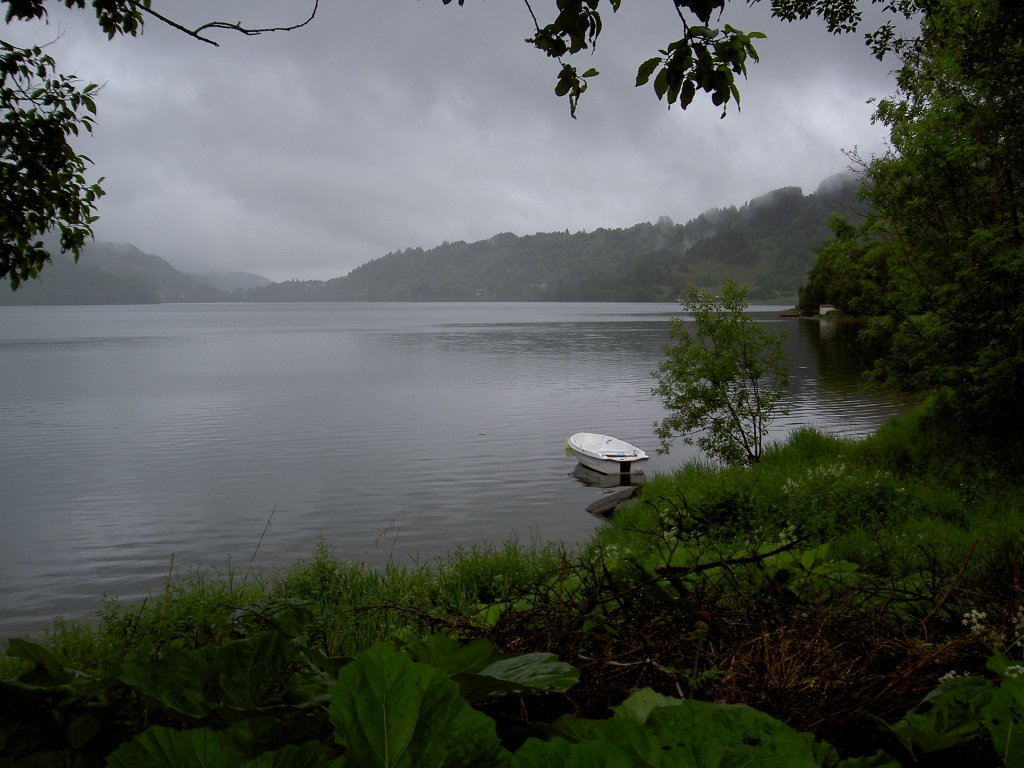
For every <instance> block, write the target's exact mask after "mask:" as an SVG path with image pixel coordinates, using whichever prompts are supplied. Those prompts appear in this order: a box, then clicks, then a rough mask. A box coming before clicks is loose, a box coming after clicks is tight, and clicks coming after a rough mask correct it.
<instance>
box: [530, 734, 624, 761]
mask: <svg viewBox="0 0 1024 768" xmlns="http://www.w3.org/2000/svg"><path fill="white" fill-rule="evenodd" d="M635 766H636V763H634V762H633V761H632V760H631V759H630V758H629V757H628V756H627V755H626V754H625V753H624V752H623V751H622V750H621V749H619V748H618V747H617V746H616V745H615V744H612V743H609V742H606V741H601V742H597V741H588V742H584V743H582V744H571V743H569V742H568V741H566V740H565V739H557V738H556V739H552V740H551V741H539V740H538V739H528V740H527V741H526V743H525V744H523V746H522V747H520V748H519V750H518V751H517V752H516V753H515V755H513V756H512V765H511V768H635Z"/></svg>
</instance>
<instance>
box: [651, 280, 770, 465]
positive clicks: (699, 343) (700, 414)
mask: <svg viewBox="0 0 1024 768" xmlns="http://www.w3.org/2000/svg"><path fill="white" fill-rule="evenodd" d="M682 306H683V309H684V310H685V311H686V312H687V314H688V315H690V316H691V317H692V318H693V322H694V324H695V326H696V327H695V329H694V332H693V333H692V334H691V333H690V331H689V330H688V329H687V327H686V324H685V323H684V321H683V320H681V319H679V318H675V319H673V321H672V327H671V330H670V334H671V336H672V339H673V341H674V343H673V344H670V345H668V346H667V347H666V348H665V356H666V359H665V360H663V361H662V362H661V364H660V365H659V366H658V368H657V369H656V370H655V371H654V372H653V374H652V375H653V376H654V377H655V378H656V379H657V381H658V385H657V386H656V387H655V388H654V389H653V390H652V394H654V395H655V396H656V397H658V398H660V399H661V401H662V403H664V405H665V408H666V410H668V412H669V415H668V416H666V417H665V418H664V419H662V420H661V421H660V422H658V423H657V424H655V430H654V431H655V434H656V435H657V436H658V438H659V439H660V440H661V448H660V450H661V452H663V453H665V452H668V449H669V445H670V444H671V442H672V440H673V439H674V438H675V437H677V436H682V437H683V439H684V441H685V442H686V443H687V444H688V445H692V444H693V443H694V442H696V444H697V445H698V446H699V447H700V448H701V449H703V450H704V451H705V453H707V454H708V456H710V457H712V458H713V459H717V460H720V461H723V462H725V463H726V464H753V463H756V462H757V461H759V460H760V458H761V454H762V453H763V450H764V439H765V436H766V435H767V433H768V427H769V425H770V424H771V422H772V420H773V419H774V417H775V415H776V414H777V413H779V412H780V411H781V410H782V400H783V398H784V391H783V389H782V388H783V387H785V385H786V384H787V383H788V369H787V367H786V359H785V356H784V355H783V353H782V339H781V337H780V336H779V335H778V334H774V333H772V332H771V331H769V330H768V329H766V328H765V327H764V326H762V325H760V324H758V323H756V322H755V321H754V320H753V319H752V318H750V317H749V316H748V315H745V314H744V310H745V309H746V306H747V305H746V290H745V289H743V288H740V287H739V286H738V285H737V284H736V283H735V282H734V281H732V280H727V281H726V282H725V285H723V287H722V292H721V296H720V297H718V298H716V297H714V296H712V295H711V294H709V293H707V292H705V291H702V290H700V289H696V288H691V289H690V291H689V292H688V293H687V297H686V299H684V300H683V302H682ZM695 436H696V437H695Z"/></svg>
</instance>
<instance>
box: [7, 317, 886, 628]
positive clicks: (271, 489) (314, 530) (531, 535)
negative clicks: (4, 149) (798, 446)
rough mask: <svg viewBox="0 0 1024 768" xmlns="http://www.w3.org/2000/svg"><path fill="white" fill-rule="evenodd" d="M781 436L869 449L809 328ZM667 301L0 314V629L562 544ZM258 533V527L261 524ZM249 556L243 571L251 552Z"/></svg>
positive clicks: (656, 356)
mask: <svg viewBox="0 0 1024 768" xmlns="http://www.w3.org/2000/svg"><path fill="white" fill-rule="evenodd" d="M780 309H781V308H780V307H754V308H752V310H754V314H755V316H756V317H757V319H758V320H759V321H761V322H765V323H769V324H771V325H772V327H775V328H778V329H779V330H783V331H785V332H786V333H787V339H786V342H785V350H786V354H787V356H788V359H789V361H790V366H791V375H792V379H793V380H792V383H791V386H790V390H791V393H792V404H791V413H790V415H789V416H788V417H787V418H785V419H782V420H780V421H779V422H778V423H777V425H776V430H775V434H776V435H778V436H781V435H784V434H785V433H786V432H787V431H789V430H791V429H793V428H794V427H796V426H801V425H813V426H816V427H818V428H820V429H822V430H824V431H828V432H834V433H837V434H843V435H850V436H863V435H867V434H869V433H871V432H872V431H873V430H874V429H875V428H876V427H877V426H878V425H879V424H880V423H882V422H883V421H885V420H886V419H888V418H889V417H891V416H892V415H895V414H896V413H899V412H901V411H903V410H905V409H906V405H905V404H904V403H902V402H900V401H899V400H897V399H895V398H893V397H888V396H883V395H872V396H868V395H866V394H864V392H863V391H862V388H861V386H860V380H859V376H860V372H861V368H860V366H859V364H858V362H857V360H856V358H855V357H854V356H853V355H852V353H851V351H850V348H849V346H848V345H847V344H846V343H845V342H844V340H843V334H842V333H838V332H837V327H836V324H835V323H834V322H832V321H821V322H818V321H813V320H801V319H797V318H782V317H781V316H780V314H779V310H780ZM679 311H680V308H679V307H678V306H677V305H674V304H488V303H481V304H415V303H409V304H386V303H369V304H366V303H351V304H348V303H342V304H286V305H278V304H255V305H254V304H207V305H196V304H184V305H182V304H165V305H158V306H137V307H133V306H117V307H111V306H101V307H4V308H0V488H2V505H0V515H2V522H3V536H2V537H0V637H9V636H14V635H18V634H24V633H32V632H36V631H38V630H40V629H41V628H43V627H45V626H47V625H48V624H49V623H50V621H51V619H52V618H53V617H55V616H58V615H61V616H64V617H67V618H74V619H88V618H91V617H93V616H94V615H95V612H96V610H97V609H98V608H100V607H101V606H102V600H103V597H104V596H110V597H118V598H120V599H123V600H127V601H135V600H139V599H142V598H144V597H146V596H147V595H148V594H150V593H152V594H158V593H159V591H160V589H161V584H162V583H163V579H164V578H165V577H166V576H167V574H168V572H169V570H170V569H171V568H172V563H173V569H174V571H175V572H181V571H184V570H186V569H188V568H189V567H210V568H219V569H226V568H229V567H230V568H236V569H239V570H241V571H244V570H245V569H246V568H248V567H249V563H250V560H253V561H254V563H255V564H256V565H257V566H259V567H262V568H263V569H264V570H270V569H273V568H275V567H279V566H280V567H286V566H288V565H290V564H291V563H293V562H294V561H295V560H297V559H299V558H306V559H308V558H309V557H310V556H311V555H312V554H313V552H314V550H315V547H316V545H317V541H318V540H319V539H320V538H321V537H322V539H323V541H325V542H326V543H327V544H328V545H330V546H332V547H333V548H334V549H335V551H336V554H337V555H338V556H339V557H341V558H344V559H349V560H353V561H358V562H365V563H367V564H370V565H374V564H380V563H383V562H386V561H387V560H388V559H389V558H392V559H394V560H395V561H397V562H406V563H410V564H415V563H426V562H429V561H430V560H431V559H433V558H435V557H438V556H440V555H443V554H444V553H445V552H447V551H449V550H451V549H453V548H455V547H460V546H462V547H468V546H473V545H476V544H486V543H495V544H500V543H501V542H503V541H505V540H508V539H517V540H520V541H531V540H532V541H540V542H545V541H561V542H565V543H567V544H575V543H579V542H582V541H584V540H586V539H587V538H588V536H590V535H591V533H592V532H593V531H594V529H595V527H596V526H597V525H599V524H600V521H599V520H597V519H595V518H594V517H592V516H591V515H589V514H587V513H586V512H585V508H586V506H587V505H588V504H590V503H591V502H593V501H595V500H596V499H597V498H599V496H600V494H602V493H606V492H608V491H609V489H606V488H600V487H593V486H588V485H586V484H584V483H583V482H581V481H580V480H577V479H576V478H575V477H573V470H574V468H575V462H574V461H573V460H571V459H568V458H566V456H565V453H564V446H565V440H566V437H567V436H568V435H570V434H571V433H573V432H579V431H591V432H603V433H607V434H612V435H615V436H617V437H621V438H623V439H625V440H628V441H630V442H633V443H636V444H638V445H640V446H641V447H643V448H645V449H647V451H648V453H650V454H652V459H651V461H650V463H649V465H648V473H647V474H648V475H650V474H652V473H656V472H668V471H671V470H672V469H673V468H674V467H677V466H678V465H679V464H681V463H682V462H683V461H685V460H686V459H688V458H690V457H693V456H695V455H697V454H696V452H695V450H694V449H692V448H687V447H685V446H683V445H682V444H681V443H680V444H679V445H678V446H677V447H676V448H674V449H673V451H672V453H671V454H669V455H667V456H658V455H655V448H656V447H657V442H656V440H655V439H654V437H653V430H652V426H653V424H654V422H655V421H657V420H658V419H660V418H661V417H662V416H663V415H664V412H663V409H662V407H661V403H660V401H658V400H656V399H655V398H653V397H652V396H651V394H650V389H651V386H652V384H653V379H652V378H651V377H650V371H651V370H653V369H654V368H655V367H656V366H657V364H658V362H659V361H660V360H661V358H662V346H663V345H664V344H665V343H666V341H667V340H668V326H669V319H670V318H671V317H673V316H676V315H677V314H678V313H679ZM268 521H269V527H268ZM254 555H255V557H254Z"/></svg>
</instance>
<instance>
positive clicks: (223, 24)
mask: <svg viewBox="0 0 1024 768" xmlns="http://www.w3.org/2000/svg"><path fill="white" fill-rule="evenodd" d="M132 5H133V6H135V7H136V8H138V9H139V10H140V11H143V12H145V13H148V14H149V15H150V16H152V17H153V18H155V19H158V20H159V21H162V22H163V23H164V24H166V25H167V26H169V27H173V28H174V29H176V30H178V31H179V32H183V33H185V34H186V35H188V36H189V37H194V38H195V39H196V40H199V41H201V42H204V43H209V44H210V45H215V46H219V45H220V43H218V42H217V41H216V40H212V39H211V38H209V37H206V36H205V35H204V34H203V33H204V32H205V31H206V30H208V29H229V30H231V31H233V32H239V33H241V34H243V35H247V36H249V37H255V36H256V35H262V34H263V33H264V32H291V31H293V30H296V29H301V28H302V27H304V26H306V25H307V24H309V23H310V22H311V21H313V19H314V17H316V12H317V10H318V9H319V7H320V0H313V11H312V12H311V13H310V14H309V17H308V18H307V19H306V20H305V21H303V22H300V23H298V24H292V25H291V26H288V27H256V28H249V27H243V26H242V22H240V21H238V22H235V23H234V24H232V23H230V22H227V21H208V22H207V23H205V24H201V25H200V26H198V27H196V28H195V29H189V28H188V27H185V26H183V25H181V24H179V23H178V22H176V21H174V19H170V18H168V17H167V16H164V15H162V14H160V13H157V12H156V11H154V10H153V9H152V8H150V7H149V6H147V5H143V4H142V3H140V2H135V1H134V0H133V2H132Z"/></svg>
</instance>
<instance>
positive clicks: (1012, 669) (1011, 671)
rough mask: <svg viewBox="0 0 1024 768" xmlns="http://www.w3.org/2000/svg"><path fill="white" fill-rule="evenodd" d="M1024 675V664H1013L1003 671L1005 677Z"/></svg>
mask: <svg viewBox="0 0 1024 768" xmlns="http://www.w3.org/2000/svg"><path fill="white" fill-rule="evenodd" d="M1022 676H1024V664H1011V665H1010V666H1008V667H1007V668H1006V672H1004V673H1003V677H1010V678H1012V677H1022Z"/></svg>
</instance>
